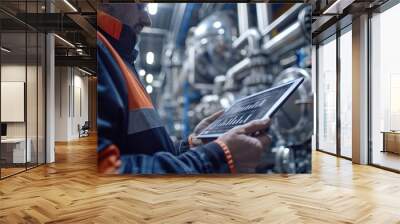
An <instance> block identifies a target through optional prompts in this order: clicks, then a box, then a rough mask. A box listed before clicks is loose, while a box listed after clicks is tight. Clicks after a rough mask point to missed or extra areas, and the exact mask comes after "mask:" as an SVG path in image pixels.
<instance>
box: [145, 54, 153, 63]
mask: <svg viewBox="0 0 400 224" xmlns="http://www.w3.org/2000/svg"><path fill="white" fill-rule="evenodd" d="M146 63H147V64H149V65H152V64H153V63H154V53H153V52H151V51H149V52H147V54H146Z"/></svg>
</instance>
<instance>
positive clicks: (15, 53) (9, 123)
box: [0, 32, 31, 177]
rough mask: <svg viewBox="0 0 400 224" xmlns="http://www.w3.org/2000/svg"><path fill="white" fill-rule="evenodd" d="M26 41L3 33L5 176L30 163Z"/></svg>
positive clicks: (2, 73)
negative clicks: (27, 124)
mask: <svg viewBox="0 0 400 224" xmlns="http://www.w3.org/2000/svg"><path fill="white" fill-rule="evenodd" d="M26 41H27V39H26V33H25V32H21V33H14V32H13V33H2V34H1V46H2V49H3V50H2V52H1V54H2V57H1V108H0V109H1V124H2V129H3V133H2V140H1V157H2V170H1V174H2V177H6V176H10V175H12V174H15V173H18V172H21V171H24V170H25V169H26V162H30V161H31V160H30V158H31V151H30V150H29V143H28V144H27V141H26V137H27V136H26V134H27V130H26V128H27V126H26V101H25V99H26V90H27V86H26V76H27V66H26V60H27V51H26V50H27V48H26ZM4 49H7V50H4ZM27 146H28V150H26V149H27Z"/></svg>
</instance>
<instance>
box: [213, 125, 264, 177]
mask: <svg viewBox="0 0 400 224" xmlns="http://www.w3.org/2000/svg"><path fill="white" fill-rule="evenodd" d="M270 123H271V122H270V120H269V119H266V120H255V121H252V122H249V123H247V124H244V125H241V126H238V127H235V128H233V129H231V130H230V131H228V132H227V133H225V134H223V135H222V136H220V137H219V138H218V140H220V141H222V142H223V143H225V144H226V146H228V148H229V150H230V152H231V154H232V159H233V162H234V164H235V167H236V170H237V171H238V172H254V171H255V168H256V166H257V165H258V164H259V162H260V159H261V156H262V154H263V152H264V151H265V149H266V148H267V147H268V146H269V144H270V143H271V138H270V137H269V136H268V135H267V133H266V131H267V129H268V128H269V126H270Z"/></svg>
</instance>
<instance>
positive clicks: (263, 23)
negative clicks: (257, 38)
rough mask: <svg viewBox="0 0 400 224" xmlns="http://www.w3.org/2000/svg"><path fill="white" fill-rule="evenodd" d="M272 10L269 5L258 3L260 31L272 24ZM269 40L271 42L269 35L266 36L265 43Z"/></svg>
mask: <svg viewBox="0 0 400 224" xmlns="http://www.w3.org/2000/svg"><path fill="white" fill-rule="evenodd" d="M270 9H271V7H270V6H269V4H265V3H256V10H257V26H258V30H264V29H265V28H267V27H268V25H269V24H270V23H271V21H270V20H271V17H270V14H271V11H270ZM268 40H269V35H266V36H265V37H264V41H268Z"/></svg>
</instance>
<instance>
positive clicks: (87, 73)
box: [78, 68, 93, 75]
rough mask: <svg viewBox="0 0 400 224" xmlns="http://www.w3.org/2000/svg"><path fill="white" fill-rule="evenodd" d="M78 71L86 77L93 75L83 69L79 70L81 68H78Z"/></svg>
mask: <svg viewBox="0 0 400 224" xmlns="http://www.w3.org/2000/svg"><path fill="white" fill-rule="evenodd" d="M78 70H79V71H81V72H83V73H85V74H86V75H93V74H92V73H90V72H88V71H86V70H83V69H81V68H78Z"/></svg>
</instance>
